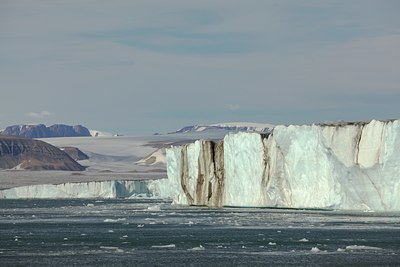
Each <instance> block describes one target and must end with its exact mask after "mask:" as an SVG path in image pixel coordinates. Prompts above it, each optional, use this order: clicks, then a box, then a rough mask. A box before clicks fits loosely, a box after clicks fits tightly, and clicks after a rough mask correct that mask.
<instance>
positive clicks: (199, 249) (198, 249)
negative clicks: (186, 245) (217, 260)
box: [188, 245, 206, 251]
mask: <svg viewBox="0 0 400 267" xmlns="http://www.w3.org/2000/svg"><path fill="white" fill-rule="evenodd" d="M188 250H192V251H202V250H206V249H205V248H204V247H203V246H202V245H200V246H198V247H194V248H190V249H188Z"/></svg>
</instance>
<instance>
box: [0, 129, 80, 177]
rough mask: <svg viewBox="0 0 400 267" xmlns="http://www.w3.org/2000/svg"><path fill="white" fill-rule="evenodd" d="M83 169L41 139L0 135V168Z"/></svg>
mask: <svg viewBox="0 0 400 267" xmlns="http://www.w3.org/2000/svg"><path fill="white" fill-rule="evenodd" d="M13 168H17V169H25V170H63V171H83V170H84V169H85V168H84V167H83V166H81V165H80V164H79V163H77V162H76V161H75V160H73V159H72V158H71V157H70V156H68V155H67V154H66V153H65V152H63V151H61V150H60V149H58V148H57V147H55V146H52V145H50V144H48V143H45V142H43V141H39V140H34V139H26V138H20V137H13V136H5V135H0V169H13Z"/></svg>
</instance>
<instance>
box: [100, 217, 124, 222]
mask: <svg viewBox="0 0 400 267" xmlns="http://www.w3.org/2000/svg"><path fill="white" fill-rule="evenodd" d="M123 221H126V218H118V219H104V222H106V223H113V222H123Z"/></svg>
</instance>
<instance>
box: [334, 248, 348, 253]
mask: <svg viewBox="0 0 400 267" xmlns="http://www.w3.org/2000/svg"><path fill="white" fill-rule="evenodd" d="M336 251H337V252H345V251H346V249H344V248H338V249H337V250H336Z"/></svg>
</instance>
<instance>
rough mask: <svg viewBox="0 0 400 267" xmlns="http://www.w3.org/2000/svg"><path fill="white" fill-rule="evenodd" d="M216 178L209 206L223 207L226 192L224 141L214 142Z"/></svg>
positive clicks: (213, 181) (213, 182)
mask: <svg viewBox="0 0 400 267" xmlns="http://www.w3.org/2000/svg"><path fill="white" fill-rule="evenodd" d="M213 149H214V153H213V156H214V157H213V162H214V173H215V176H214V180H212V181H211V183H212V185H211V186H212V187H211V196H210V197H209V199H208V202H209V206H211V207H222V196H223V193H224V183H225V182H224V180H225V176H224V141H223V140H220V141H217V142H213Z"/></svg>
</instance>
